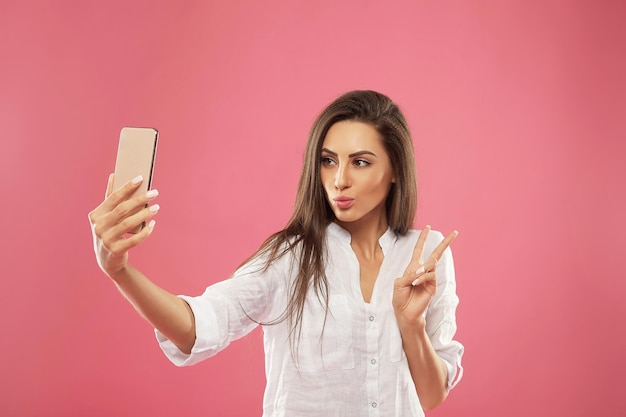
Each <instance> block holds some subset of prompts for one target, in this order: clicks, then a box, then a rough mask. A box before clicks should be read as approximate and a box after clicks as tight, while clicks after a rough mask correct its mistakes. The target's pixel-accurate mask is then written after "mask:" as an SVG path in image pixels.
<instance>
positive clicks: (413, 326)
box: [398, 318, 448, 410]
mask: <svg viewBox="0 0 626 417" xmlns="http://www.w3.org/2000/svg"><path fill="white" fill-rule="evenodd" d="M398 325H399V327H400V334H401V335H402V347H403V348H404V353H405V354H406V357H407V361H408V363H409V370H410V371H411V377H412V378H413V383H414V384H415V389H416V390H417V392H418V394H419V398H420V403H421V404H422V407H423V408H424V409H425V410H430V409H433V408H435V407H436V406H438V405H439V404H441V403H442V402H443V401H444V400H445V399H446V396H447V395H448V369H447V367H446V364H445V362H444V361H443V360H442V359H441V358H440V357H439V355H437V352H435V349H434V348H433V346H432V344H431V343H430V339H429V338H428V335H427V334H426V323H425V321H424V319H423V318H421V319H419V320H417V321H415V322H413V323H406V322H405V323H400V322H398Z"/></svg>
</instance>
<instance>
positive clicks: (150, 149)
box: [113, 127, 159, 233]
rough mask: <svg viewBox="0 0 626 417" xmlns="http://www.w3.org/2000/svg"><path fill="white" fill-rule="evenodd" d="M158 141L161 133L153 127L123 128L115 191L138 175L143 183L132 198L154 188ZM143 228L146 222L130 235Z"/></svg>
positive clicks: (118, 152)
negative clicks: (153, 179) (153, 175)
mask: <svg viewBox="0 0 626 417" xmlns="http://www.w3.org/2000/svg"><path fill="white" fill-rule="evenodd" d="M158 139H159V132H158V131H157V130H156V129H154V128H152V127H123V128H122V131H121V132H120V141H119V145H118V148H117V159H116V161H115V177H114V179H113V191H116V190H118V189H119V188H121V187H122V186H123V185H124V184H126V183H127V182H128V181H130V180H132V179H133V178H135V177H136V176H138V175H142V176H143V182H142V183H141V186H140V187H139V188H138V189H137V190H136V191H135V192H134V193H133V194H132V196H135V195H139V194H142V193H145V192H146V191H148V190H149V189H150V188H151V187H152V174H153V172H154V161H155V159H156V149H157V142H158ZM143 227H145V222H144V224H141V225H140V226H139V227H137V228H136V229H134V230H131V231H130V233H138V232H139V231H141V229H142V228H143Z"/></svg>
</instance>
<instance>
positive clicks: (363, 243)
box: [337, 213, 388, 259]
mask: <svg viewBox="0 0 626 417" xmlns="http://www.w3.org/2000/svg"><path fill="white" fill-rule="evenodd" d="M337 224H338V225H339V226H341V227H343V228H344V229H346V230H347V231H348V232H350V236H351V243H350V245H351V246H352V249H353V250H355V251H359V252H360V253H361V254H362V255H363V256H365V257H366V258H370V259H371V258H374V257H375V256H376V253H377V250H378V248H379V247H380V246H379V243H378V240H379V239H380V237H381V236H382V235H383V234H384V233H385V232H386V231H387V228H388V224H387V216H386V214H385V213H382V215H381V216H376V217H374V216H372V218H363V219H360V220H359V221H357V222H350V223H345V222H337Z"/></svg>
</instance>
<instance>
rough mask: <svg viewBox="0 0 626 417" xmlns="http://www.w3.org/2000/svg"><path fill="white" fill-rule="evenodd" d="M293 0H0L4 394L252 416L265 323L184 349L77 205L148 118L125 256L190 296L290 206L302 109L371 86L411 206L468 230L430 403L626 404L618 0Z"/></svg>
mask: <svg viewBox="0 0 626 417" xmlns="http://www.w3.org/2000/svg"><path fill="white" fill-rule="evenodd" d="M53 3H56V4H55V5H53ZM300 3H301V4H296V2H290V1H287V0H281V1H279V0H277V1H270V2H261V1H253V0H249V1H234V2H208V1H206V2H204V1H195V2H191V1H187V2H174V1H172V2H153V1H145V2H137V1H110V2H95V1H93V2H82V1H73V2H72V1H59V2H47V1H40V2H35V1H23V2H22V1H17V0H15V1H6V0H5V1H1V2H0V57H1V61H0V128H1V129H2V132H1V134H0V138H1V139H0V140H1V141H2V142H1V143H2V147H1V149H0V178H1V180H0V187H1V188H0V191H1V194H0V195H1V196H2V197H1V198H2V204H1V205H0V226H1V230H0V231H1V233H2V238H1V239H0V257H1V262H0V276H1V277H2V282H3V283H4V285H3V289H4V290H3V291H2V297H1V298H2V301H1V303H0V320H1V323H0V324H1V327H0V329H1V330H0V331H1V335H2V342H1V343H0V357H1V358H2V360H1V361H0V375H1V377H0V381H1V382H0V383H1V384H2V387H1V388H2V389H0V410H1V411H0V413H1V414H2V415H4V416H85V415H89V416H112V415H115V416H140V415H152V416H171V415H185V416H187V417H194V416H206V415H213V416H257V415H260V409H261V400H262V392H263V387H264V374H263V360H262V358H263V354H262V346H261V340H262V333H261V332H260V331H259V330H257V331H255V332H254V333H253V334H252V335H251V336H250V337H248V338H247V339H244V340H242V341H239V342H236V343H234V344H233V345H232V346H231V347H230V348H229V349H227V350H226V351H225V352H223V353H222V354H221V355H220V356H218V357H216V358H213V359H212V360H209V361H206V362H204V363H202V364H200V365H198V366H195V367H192V368H185V369H179V368H175V367H174V366H173V365H171V364H170V363H169V362H168V361H167V360H166V359H165V358H164V357H163V356H162V354H161V352H160V350H159V348H158V346H157V344H156V342H155V341H154V337H153V334H152V329H151V328H150V327H149V326H148V325H147V324H146V323H145V322H143V320H142V319H141V318H140V317H139V316H138V315H136V314H135V313H134V312H133V310H132V308H131V307H130V306H129V305H128V304H127V302H126V301H125V300H124V299H123V298H122V297H121V296H120V295H119V294H118V292H117V290H116V289H115V288H114V286H113V285H112V284H111V283H110V282H109V280H108V279H107V278H106V277H105V276H104V275H103V274H102V273H101V272H100V271H99V269H98V267H97V265H96V262H95V260H94V257H93V254H92V246H91V245H92V243H91V236H90V231H89V225H88V222H87V213H88V211H89V210H91V209H92V208H93V207H94V206H95V205H97V204H98V203H99V202H100V201H101V199H102V197H103V194H104V189H105V185H106V179H107V175H108V174H109V172H110V171H112V169H113V165H114V160H115V152H116V146H117V139H118V134H119V130H120V128H121V127H122V126H124V125H148V126H155V127H157V128H158V129H159V130H160V132H161V142H160V146H159V151H158V156H157V164H156V174H155V179H154V183H155V186H156V188H158V189H159V191H160V197H159V199H158V202H159V203H160V205H161V207H162V209H161V212H160V213H159V215H158V216H157V226H156V229H155V232H154V234H153V236H152V237H151V239H149V241H148V242H146V243H145V244H144V245H143V246H142V247H140V248H138V249H137V250H135V251H134V252H133V253H132V262H133V263H134V264H136V265H137V266H139V267H140V268H141V269H142V270H143V271H144V272H145V273H147V274H148V275H149V276H150V277H152V278H153V280H154V281H156V282H157V283H159V284H160V285H162V286H163V287H165V288H167V289H168V290H170V291H172V292H175V293H187V294H197V293H199V292H201V291H202V290H203V289H204V287H205V286H206V285H208V284H210V283H212V282H215V281H218V280H221V279H223V278H225V277H227V276H228V275H229V274H230V273H231V272H232V271H233V270H234V268H235V267H236V266H237V265H238V264H239V263H240V262H241V261H242V260H243V259H244V258H246V257H247V256H248V255H249V254H250V253H251V252H252V251H253V250H254V249H255V248H256V247H257V246H258V245H259V244H260V243H261V241H262V240H263V239H264V238H265V237H266V236H268V235H269V234H270V233H271V232H273V231H275V230H277V229H278V228H280V227H281V226H283V225H284V224H285V222H286V221H287V218H288V216H289V214H290V211H291V207H292V203H293V198H294V195H295V187H296V182H297V178H298V174H299V171H300V165H301V158H302V152H303V149H304V143H305V140H306V134H307V132H308V129H309V127H310V124H311V122H312V121H313V118H314V117H315V115H316V114H317V112H318V111H319V110H321V108H322V107H323V106H324V105H326V104H327V103H328V102H330V101H331V100H332V99H334V98H335V97H336V96H337V95H338V94H340V93H342V92H345V91H347V90H350V89H355V88H372V89H377V90H380V91H382V92H384V93H386V94H388V95H390V96H391V97H392V98H393V99H394V100H396V101H397V102H398V103H400V105H401V106H402V107H403V109H404V110H405V113H406V116H407V118H408V119H409V122H410V125H411V127H412V131H413V134H414V139H415V146H416V151H417V164H418V174H419V196H420V202H419V210H418V216H417V222H416V224H417V226H419V227H421V226H423V225H425V224H427V223H428V224H432V225H433V227H434V228H436V229H439V230H441V231H443V232H448V231H450V230H452V229H453V228H457V229H459V230H460V232H461V235H460V237H459V239H458V240H457V241H456V242H455V243H454V253H455V260H456V266H457V280H458V291H459V294H460V297H461V304H460V306H459V310H458V324H459V331H458V338H459V340H461V341H462V342H463V343H464V344H465V346H466V356H465V360H464V365H465V368H466V374H465V378H464V380H463V381H462V382H461V383H460V385H459V386H458V387H457V388H456V389H455V390H454V391H453V392H452V394H451V395H450V397H449V398H448V400H447V401H446V403H444V404H443V405H442V406H441V407H440V408H438V409H437V410H435V411H433V412H430V413H428V414H429V415H430V416H439V417H444V416H498V417H500V416H508V417H516V416H520V417H521V416H528V415H541V416H590V415H595V416H623V415H625V413H626V405H625V402H624V383H623V380H622V381H621V382H620V380H621V379H622V378H623V376H624V373H625V372H626V360H625V359H624V350H625V348H626V335H625V332H624V322H625V320H624V316H625V312H626V307H625V306H626V303H624V301H623V298H624V296H623V294H624V292H625V290H626V282H625V279H624V278H625V275H626V274H625V273H624V267H623V259H624V257H623V255H622V252H623V249H624V246H625V245H624V243H623V234H624V231H625V227H624V226H625V224H624V223H625V222H624V217H623V216H624V212H625V211H626V204H625V198H624V194H625V193H624V188H625V187H624V184H623V182H624V178H626V170H625V168H624V165H625V163H626V161H625V155H626V141H625V139H626V122H625V120H626V111H625V110H626V79H625V75H624V74H626V59H625V48H626V47H625V46H624V45H625V41H626V29H625V28H626V25H624V21H625V19H626V3H624V2H620V1H614V2H610V1H591V0H589V1H578V2H574V1H530V2H529V1H522V0H519V1H506V2H497V1H458V2H447V1H438V2H436V1H406V2H384V5H383V4H382V3H383V2H376V1H371V0H359V1H356V0H350V1H342V2H340V1H328V0H327V1H310V2H306V3H305V2H300ZM320 401H323V398H320Z"/></svg>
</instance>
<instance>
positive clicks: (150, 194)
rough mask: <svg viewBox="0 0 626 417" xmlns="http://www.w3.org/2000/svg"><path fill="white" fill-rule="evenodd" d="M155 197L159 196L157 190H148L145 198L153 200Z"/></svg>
mask: <svg viewBox="0 0 626 417" xmlns="http://www.w3.org/2000/svg"><path fill="white" fill-rule="evenodd" d="M157 195H159V191H158V190H150V191H148V192H147V193H146V198H154V197H156V196H157Z"/></svg>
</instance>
